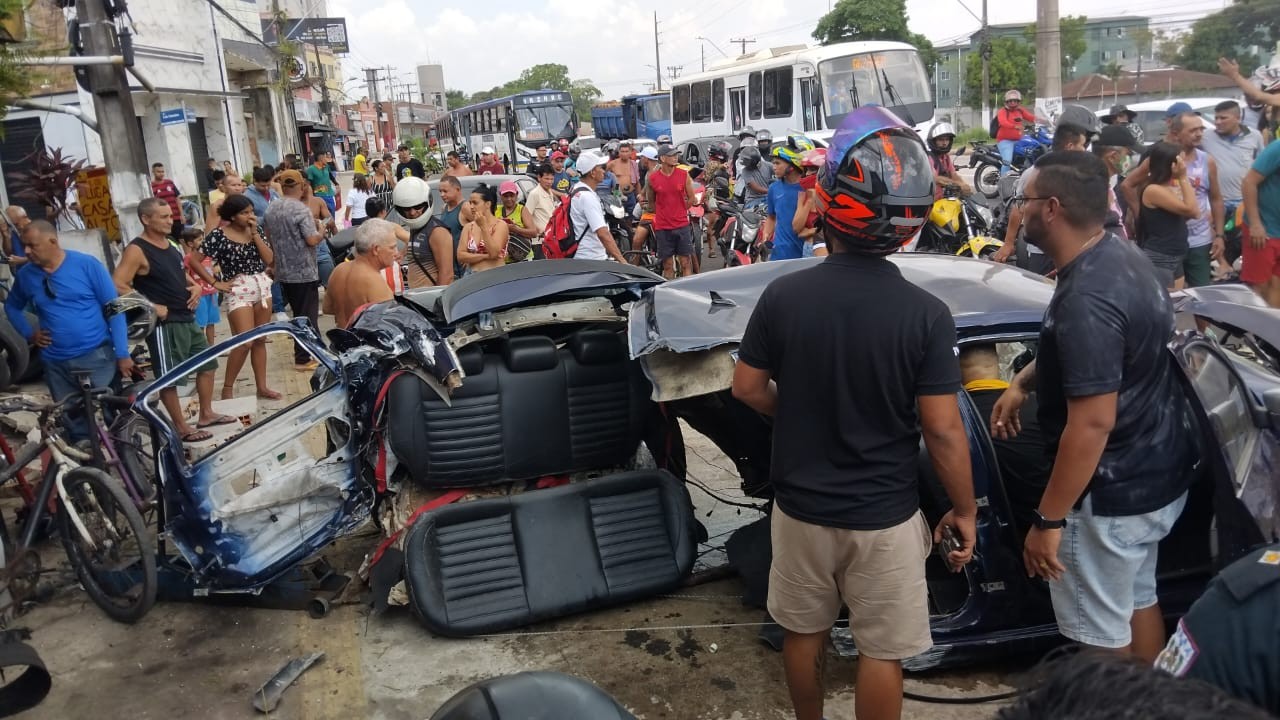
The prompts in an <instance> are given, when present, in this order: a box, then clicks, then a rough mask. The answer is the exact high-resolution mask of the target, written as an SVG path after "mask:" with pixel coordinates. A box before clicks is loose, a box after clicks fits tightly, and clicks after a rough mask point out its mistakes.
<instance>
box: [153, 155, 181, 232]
mask: <svg viewBox="0 0 1280 720" xmlns="http://www.w3.org/2000/svg"><path fill="white" fill-rule="evenodd" d="M151 194H152V195H155V196H156V197H158V198H160V199H161V200H163V201H165V202H166V203H168V205H169V209H170V210H172V211H173V217H174V218H175V219H177V220H181V219H182V204H181V202H180V198H181V197H182V193H180V192H178V186H177V185H174V184H173V181H172V180H170V179H168V178H166V177H165V176H164V164H163V163H155V164H154V165H152V166H151Z"/></svg>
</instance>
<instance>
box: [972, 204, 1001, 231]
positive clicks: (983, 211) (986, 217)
mask: <svg viewBox="0 0 1280 720" xmlns="http://www.w3.org/2000/svg"><path fill="white" fill-rule="evenodd" d="M974 211H975V212H977V213H978V217H980V218H982V222H984V223H986V224H987V227H992V226H994V225H995V224H996V218H995V215H992V214H991V209H990V208H988V207H987V206H985V205H976V206H975V207H974Z"/></svg>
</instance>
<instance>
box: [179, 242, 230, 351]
mask: <svg viewBox="0 0 1280 720" xmlns="http://www.w3.org/2000/svg"><path fill="white" fill-rule="evenodd" d="M203 239H204V236H203V235H202V234H201V232H200V230H199V229H198V228H188V229H187V230H184V231H183V232H182V244H183V246H184V247H185V248H186V257H185V258H184V261H185V262H186V269H187V276H188V277H190V278H191V279H192V280H193V281H195V283H196V284H197V285H199V286H200V304H198V305H196V327H201V328H204V337H205V340H206V341H207V342H208V343H209V344H210V345H213V338H214V333H215V329H216V328H215V326H216V325H217V324H218V321H220V320H222V313H221V312H220V311H219V310H218V289H217V288H215V287H214V286H212V285H210V284H209V283H207V282H205V281H204V280H203V279H201V277H200V273H197V272H196V271H195V270H194V269H193V268H194V266H195V265H201V266H203V267H204V271H205V274H206V275H208V276H210V277H214V278H216V277H217V274H216V273H215V271H214V267H213V258H211V257H209V256H207V255H202V258H203V260H201V261H200V262H197V261H196V255H197V253H199V250H200V243H201V241H202V240H203Z"/></svg>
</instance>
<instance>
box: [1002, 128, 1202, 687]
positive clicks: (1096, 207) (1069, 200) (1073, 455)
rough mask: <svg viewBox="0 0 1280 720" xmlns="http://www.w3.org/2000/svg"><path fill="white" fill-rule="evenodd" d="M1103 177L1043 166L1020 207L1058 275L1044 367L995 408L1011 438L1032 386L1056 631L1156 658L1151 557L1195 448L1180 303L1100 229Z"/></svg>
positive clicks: (1049, 158)
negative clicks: (1042, 458)
mask: <svg viewBox="0 0 1280 720" xmlns="http://www.w3.org/2000/svg"><path fill="white" fill-rule="evenodd" d="M1107 181H1108V177H1107V169H1106V166H1105V165H1103V163H1102V161H1101V160H1099V159H1098V158H1097V157H1096V156H1094V155H1093V154H1092V153H1078V152H1054V153H1050V154H1049V155H1046V156H1045V157H1043V158H1041V159H1040V161H1039V162H1037V163H1036V173H1035V176H1034V177H1033V178H1032V179H1031V181H1030V182H1029V183H1028V185H1027V190H1026V193H1025V195H1024V196H1023V197H1022V198H1021V201H1022V205H1023V217H1024V222H1025V223H1026V231H1027V241H1028V242H1030V243H1034V244H1036V245H1038V246H1040V247H1041V248H1042V249H1043V250H1044V251H1045V253H1047V254H1048V255H1049V257H1050V258H1052V260H1053V264H1054V266H1055V267H1057V268H1058V285H1057V288H1056V289H1055V290H1054V295H1053V300H1051V301H1050V303H1049V307H1048V309H1047V310H1046V312H1045V316H1044V321H1043V324H1042V325H1041V329H1040V344H1039V350H1038V353H1037V358H1036V361H1035V362H1033V363H1032V364H1030V365H1028V366H1027V367H1026V368H1024V369H1023V371H1022V372H1020V373H1018V375H1017V376H1016V377H1015V378H1014V380H1013V383H1012V384H1011V385H1010V387H1009V390H1007V391H1006V392H1005V394H1004V396H1002V397H1001V398H1000V400H999V401H998V402H997V403H996V407H995V411H994V412H993V414H992V418H991V422H992V435H993V436H994V437H997V438H1004V437H1008V436H1010V435H1013V434H1016V430H1017V427H1018V420H1017V413H1018V410H1019V408H1020V407H1021V405H1022V402H1023V400H1024V399H1025V397H1026V394H1027V393H1029V392H1030V391H1031V389H1032V387H1033V386H1034V388H1035V390H1036V392H1037V396H1038V399H1039V401H1040V410H1039V418H1040V427H1041V428H1042V429H1043V431H1044V435H1045V438H1046V439H1047V441H1048V444H1049V450H1050V452H1052V453H1054V454H1055V456H1056V460H1055V462H1054V467H1053V474H1052V476H1051V477H1050V479H1049V484H1048V486H1047V487H1046V488H1045V492H1044V497H1043V498H1042V499H1041V501H1040V507H1039V509H1038V515H1037V517H1036V522H1035V526H1034V527H1033V528H1032V529H1031V531H1030V532H1029V533H1028V535H1027V539H1026V542H1025V543H1024V551H1023V561H1024V563H1025V566H1026V571H1027V574H1028V575H1032V576H1040V577H1043V578H1045V579H1047V580H1049V589H1050V592H1051V594H1052V598H1053V609H1054V614H1055V615H1056V616H1057V620H1058V629H1059V632H1061V633H1062V634H1063V635H1065V636H1066V637H1068V638H1070V639H1072V640H1075V641H1077V642H1080V643H1084V644H1087V645H1092V646H1095V647H1102V648H1111V649H1119V650H1122V651H1127V652H1131V653H1132V654H1134V655H1136V656H1138V657H1139V658H1141V659H1143V660H1145V661H1147V662H1150V661H1152V660H1154V659H1155V656H1156V654H1157V653H1159V652H1160V649H1161V648H1162V647H1163V646H1164V621H1163V618H1162V617H1161V614H1160V607H1159V605H1158V604H1157V597H1156V577H1155V570H1156V548H1157V545H1158V543H1159V542H1160V540H1161V539H1162V538H1164V537H1165V535H1167V534H1168V533H1169V530H1170V529H1171V528H1172V527H1173V524H1174V522H1175V521H1177V519H1178V516H1179V515H1180V514H1181V513H1182V507H1183V505H1184V504H1185V503H1186V499H1187V488H1188V486H1189V485H1190V481H1191V470H1192V468H1193V467H1194V465H1195V464H1196V454H1197V453H1196V447H1195V446H1196V442H1195V438H1194V434H1193V433H1192V431H1191V428H1193V427H1194V421H1193V419H1192V418H1191V417H1190V416H1189V406H1188V403H1187V400H1186V398H1185V397H1184V395H1183V390H1182V385H1181V384H1180V381H1179V379H1178V376H1177V373H1179V372H1181V371H1180V370H1179V368H1178V367H1177V365H1176V361H1175V360H1174V358H1173V356H1172V354H1171V353H1170V352H1169V351H1168V349H1167V347H1166V345H1167V343H1168V342H1169V339H1170V338H1171V336H1172V334H1173V308H1172V305H1171V304H1170V301H1169V296H1168V294H1167V293H1165V292H1164V290H1163V285H1162V283H1161V282H1160V280H1159V279H1158V278H1156V275H1155V270H1154V268H1152V266H1151V262H1150V261H1149V260H1146V259H1145V258H1144V257H1143V256H1142V254H1141V252H1140V251H1139V250H1138V249H1137V248H1136V247H1134V246H1133V245H1132V244H1131V243H1129V242H1128V241H1125V240H1121V239H1120V238H1119V237H1117V236H1116V235H1114V234H1112V233H1109V232H1106V231H1105V229H1104V228H1103V223H1104V222H1105V221H1106V217H1107V210H1108V208H1107V205H1108V203H1107Z"/></svg>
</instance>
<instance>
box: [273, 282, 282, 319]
mask: <svg viewBox="0 0 1280 720" xmlns="http://www.w3.org/2000/svg"><path fill="white" fill-rule="evenodd" d="M271 312H273V313H282V312H284V293H283V292H281V290H280V283H278V282H273V283H271Z"/></svg>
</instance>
